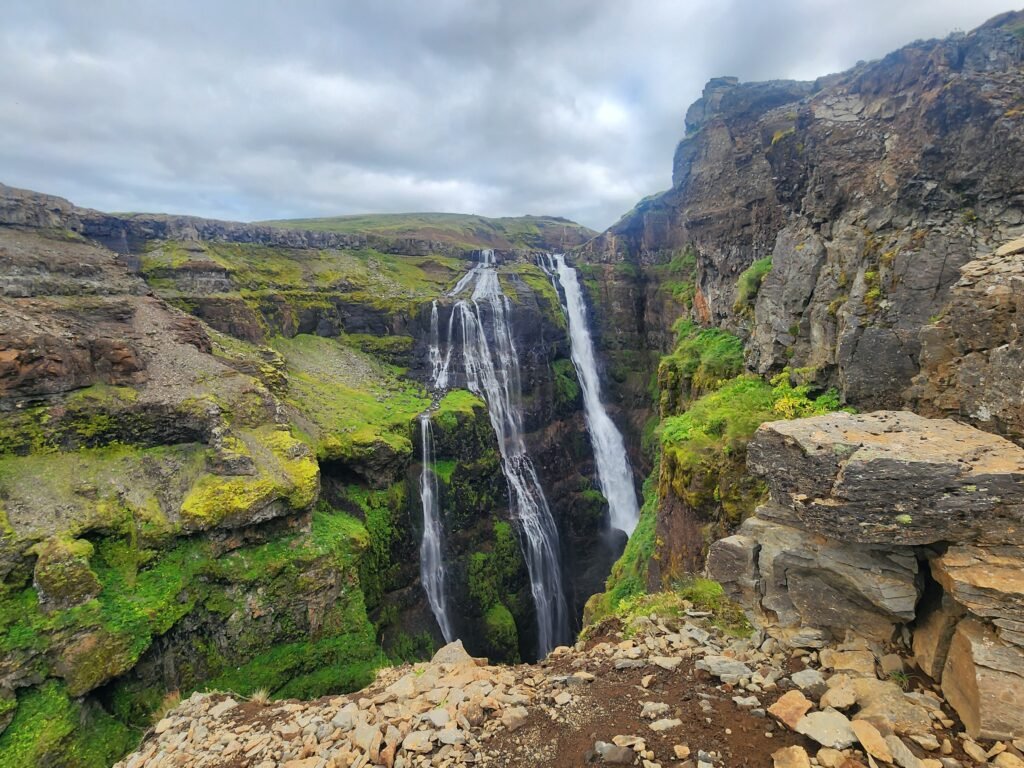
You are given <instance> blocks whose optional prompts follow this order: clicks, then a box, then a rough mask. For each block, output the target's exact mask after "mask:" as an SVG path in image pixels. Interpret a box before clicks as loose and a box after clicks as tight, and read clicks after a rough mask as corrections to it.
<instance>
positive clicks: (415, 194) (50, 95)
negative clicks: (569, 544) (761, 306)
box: [0, 0, 1005, 228]
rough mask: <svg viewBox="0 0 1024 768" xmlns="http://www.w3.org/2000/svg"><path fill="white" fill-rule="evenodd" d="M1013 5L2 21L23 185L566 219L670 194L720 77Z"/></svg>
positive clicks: (116, 13)
mask: <svg viewBox="0 0 1024 768" xmlns="http://www.w3.org/2000/svg"><path fill="white" fill-rule="evenodd" d="M1001 10H1005V6H1003V5H1002V4H1001V3H999V4H997V2H996V1H995V0H976V1H975V2H972V3H970V4H967V3H963V2H962V0H928V2H925V1H924V0H904V1H903V2H899V3H895V2H892V0H862V1H861V2H858V3H849V2H839V0H777V1H776V2H774V3H763V2H756V1H755V0H731V2H714V1H713V0H696V1H695V2H685V3H684V2H681V1H676V2H673V1H672V0H559V2H550V0H546V1H543V2H542V0H519V1H518V2H498V1H497V0H435V1H433V2H430V3H424V2H413V1H412V0H401V1H400V0H394V1H392V2H386V1H377V2H371V1H370V0H366V1H364V2H356V1H355V0H350V1H349V2H342V3H337V2H328V1H327V0H310V2H305V3H288V2H283V1H281V2H273V1H271V0H264V1H262V2H236V3H227V2H222V3H211V2H209V1H208V0H207V1H206V2H197V1H196V0H180V1H179V2H175V3H166V2H165V3H155V2H141V1H140V2H134V3H124V2H113V1H112V0H96V1H95V2H91V3H79V2H72V1H71V0H67V1H66V2H56V1H52V2H46V1H45V0H43V1H41V2H36V3H31V4H27V3H26V4H14V7H13V8H8V9H5V23H4V26H3V29H2V30H0V169H3V170H2V173H0V180H2V181H4V182H6V183H8V184H16V185H19V186H27V187H30V188H35V189H39V190H42V191H47V192H52V193H56V194H62V195H64V196H67V197H69V198H71V199H72V200H74V201H75V202H77V203H79V204H82V205H89V206H93V207H98V208H103V209H107V210H129V209H131V210H165V211H178V212H188V213H196V214H200V215H209V216H219V217H227V218H240V219H263V218H273V217H283V216H313V215H330V214H341V213H357V212H367V211H401V210H454V211H466V212H476V213H483V214H488V215H517V214H522V213H550V214H559V215H566V216H570V217H572V218H575V219H577V220H579V221H582V222H583V223H586V224H588V225H590V226H592V227H595V228H603V227H605V226H607V225H609V224H610V223H612V222H613V221H614V220H615V219H616V218H618V216H619V215H620V214H621V213H623V212H624V211H625V210H627V209H628V208H629V207H631V206H632V205H633V203H635V202H636V201H637V200H638V199H639V198H641V197H643V196H645V195H647V194H650V193H651V192H654V191H657V190H659V189H663V188H665V187H667V186H668V184H669V183H670V178H671V157H672V151H673V148H674V145H675V143H676V142H677V141H678V139H679V137H680V136H681V134H682V117H683V115H684V113H685V110H686V107H687V106H688V104H689V103H690V102H691V101H693V99H695V98H696V97H697V96H698V95H699V93H700V89H701V87H702V86H703V84H704V82H705V81H706V80H707V79H708V78H709V77H712V76H716V75H721V74H734V75H737V76H739V77H741V78H743V79H747V80H751V79H767V78H775V77H805V78H806V77H814V76H817V75H820V74H825V73H827V72H831V71H836V70H839V69H842V68H845V67H848V66H850V65H852V64H853V63H854V62H856V61H857V60H858V59H870V58H876V57H878V56H881V55H883V54H885V53H886V52H888V51H889V50H891V49H893V48H896V47H898V46H899V45H901V44H903V43H906V42H909V41H910V40H912V39H915V38H921V37H933V36H941V35H945V34H947V33H948V32H949V31H951V30H953V29H954V28H957V27H959V28H964V29H966V28H970V27H972V26H975V25H977V24H979V23H981V22H982V21H984V20H985V19H986V18H988V17H990V16H992V15H994V14H995V13H998V12H1000V11H1001Z"/></svg>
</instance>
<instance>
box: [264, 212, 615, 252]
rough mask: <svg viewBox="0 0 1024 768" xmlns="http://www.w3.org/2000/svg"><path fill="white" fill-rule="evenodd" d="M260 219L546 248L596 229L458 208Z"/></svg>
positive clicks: (457, 242)
mask: <svg viewBox="0 0 1024 768" xmlns="http://www.w3.org/2000/svg"><path fill="white" fill-rule="evenodd" d="M261 223H264V224H269V225H270V226H272V227H282V228H288V229H309V230H315V231H322V232H343V233H351V234H360V235H377V236H379V237H384V238H395V239H398V238H412V239H417V240H432V241H434V242H440V243H446V244H448V245H451V246H456V247H460V248H467V249H474V248H501V249H508V248H535V249H539V250H550V249H551V248H555V247H557V246H559V245H560V244H561V243H562V242H563V240H562V238H563V237H564V238H565V244H566V246H568V245H575V244H576V243H579V242H582V241H583V240H589V239H590V238H591V237H594V236H595V235H596V234H597V233H596V232H594V231H593V230H590V229H587V228H586V227H584V226H581V225H580V224H576V223H575V222H572V221H569V220H568V219H562V218H558V217H554V216H518V217H503V218H497V219H491V218H487V217H484V216H475V215H472V214H462V213H390V214H389V213H384V214H367V215H355V216H333V217H329V218H320V219H284V220H278V221H266V222H261Z"/></svg>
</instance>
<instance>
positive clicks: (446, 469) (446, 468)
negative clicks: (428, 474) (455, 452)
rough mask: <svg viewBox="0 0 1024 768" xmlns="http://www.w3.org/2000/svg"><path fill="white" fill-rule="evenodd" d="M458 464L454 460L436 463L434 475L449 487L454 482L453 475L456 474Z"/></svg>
mask: <svg viewBox="0 0 1024 768" xmlns="http://www.w3.org/2000/svg"><path fill="white" fill-rule="evenodd" d="M455 467H456V462H455V460H454V459H443V460H441V461H435V462H434V474H435V475H437V476H438V478H439V479H440V480H441V482H443V483H444V484H445V485H448V484H449V483H451V481H452V473H453V472H455Z"/></svg>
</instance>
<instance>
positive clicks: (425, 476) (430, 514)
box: [420, 413, 455, 643]
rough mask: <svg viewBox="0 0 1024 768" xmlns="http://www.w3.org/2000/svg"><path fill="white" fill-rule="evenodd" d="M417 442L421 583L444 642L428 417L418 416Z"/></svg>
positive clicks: (447, 633) (446, 623)
mask: <svg viewBox="0 0 1024 768" xmlns="http://www.w3.org/2000/svg"><path fill="white" fill-rule="evenodd" d="M420 442H421V443H422V444H423V469H422V471H421V473H420V502H421V503H422V505H423V540H422V541H421V542H420V580H421V581H422V582H423V589H424V590H425V591H426V593H427V602H429V603H430V610H431V611H432V612H433V614H434V618H435V619H437V624H438V626H440V627H441V634H443V635H444V641H445V642H446V643H450V642H451V641H452V640H454V639H455V631H454V630H453V629H452V622H451V617H449V616H448V596H447V593H446V591H445V569H444V558H443V555H442V554H441V510H440V506H439V503H438V500H439V497H440V494H439V493H438V486H437V475H436V474H435V473H434V431H433V428H432V427H431V425H430V414H429V413H422V414H420Z"/></svg>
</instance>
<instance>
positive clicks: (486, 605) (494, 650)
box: [466, 520, 525, 661]
mask: <svg viewBox="0 0 1024 768" xmlns="http://www.w3.org/2000/svg"><path fill="white" fill-rule="evenodd" d="M524 568H525V566H524V563H523V560H522V551H521V550H520V547H519V543H518V541H517V540H516V538H515V533H514V532H513V530H512V526H511V525H509V524H508V523H507V522H505V521H502V520H496V521H494V523H493V528H492V538H491V546H490V549H489V550H488V551H480V552H474V553H472V554H471V555H470V556H469V558H468V560H467V563H466V582H467V591H468V593H469V596H470V599H471V600H472V601H473V603H474V606H475V613H476V614H477V615H480V616H483V617H484V628H485V635H486V633H487V631H489V630H488V616H492V611H494V609H495V607H497V606H501V609H502V610H501V611H498V612H496V613H494V614H493V616H492V618H493V619H494V622H495V624H496V627H497V626H498V624H500V626H501V629H500V631H497V634H496V635H495V638H494V640H495V643H494V645H493V646H489V648H490V650H489V655H491V656H492V658H496V659H498V660H501V661H513V660H518V658H519V657H518V641H517V640H515V636H516V630H515V621H514V620H513V617H512V615H511V612H510V611H509V606H513V607H514V608H517V607H518V606H517V605H516V603H517V599H516V592H517V590H518V587H519V581H518V580H519V577H520V575H521V574H522V572H523V569H524ZM506 613H507V614H508V619H509V620H510V621H511V626H512V638H513V639H512V641H511V642H509V641H508V636H507V629H508V624H509V621H506V620H505V616H504V614H506ZM499 620H500V622H499ZM513 649H514V653H511V651H512V650H513Z"/></svg>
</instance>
